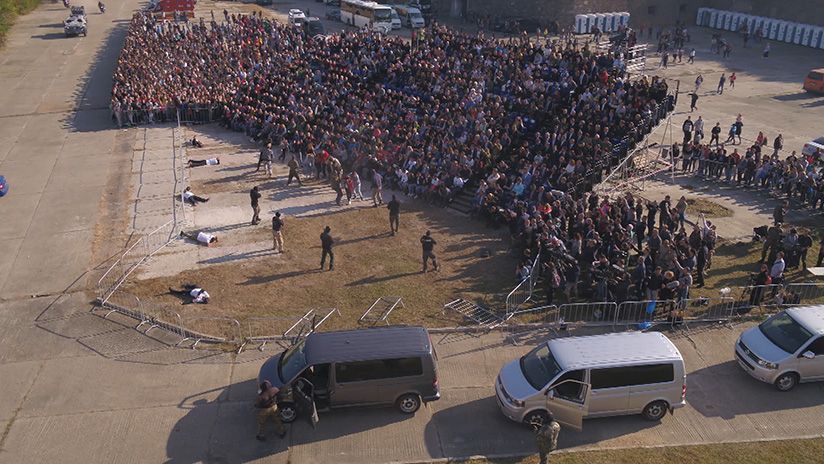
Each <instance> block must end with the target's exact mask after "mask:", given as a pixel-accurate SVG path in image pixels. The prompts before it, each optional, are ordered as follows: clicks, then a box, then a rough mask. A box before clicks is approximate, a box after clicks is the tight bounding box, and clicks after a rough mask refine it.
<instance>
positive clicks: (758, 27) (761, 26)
mask: <svg viewBox="0 0 824 464" xmlns="http://www.w3.org/2000/svg"><path fill="white" fill-rule="evenodd" d="M764 19H765V18H764V17H763V16H756V17H755V18H754V19H753V22H754V23H755V24H753V28H752V33H753V34H755V33H757V32H758V31H761V37H766V36H767V28H766V25H767V23H766V22H765V21H764Z"/></svg>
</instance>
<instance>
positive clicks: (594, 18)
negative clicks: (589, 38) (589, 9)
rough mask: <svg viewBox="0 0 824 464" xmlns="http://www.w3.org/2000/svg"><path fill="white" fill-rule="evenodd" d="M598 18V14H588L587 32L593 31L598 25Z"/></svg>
mask: <svg viewBox="0 0 824 464" xmlns="http://www.w3.org/2000/svg"><path fill="white" fill-rule="evenodd" d="M597 18H598V16H597V15H595V14H592V13H590V14H588V15H587V34H589V33H590V32H592V27H593V26H596V25H597Z"/></svg>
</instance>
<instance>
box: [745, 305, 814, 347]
mask: <svg viewBox="0 0 824 464" xmlns="http://www.w3.org/2000/svg"><path fill="white" fill-rule="evenodd" d="M758 329H759V330H761V333H763V334H764V336H765V337H767V338H768V339H769V340H770V341H771V342H773V344H774V345H775V346H777V347H779V348H781V349H782V350H784V351H786V352H787V353H795V352H796V351H798V349H799V348H801V345H803V344H804V343H805V342H806V341H807V340H809V339H810V337H812V336H813V334H812V333H810V331H809V330H807V329H805V328H804V326H802V325H801V324H799V323H798V322H796V321H795V319H793V318H792V317H790V315H789V314H787V313H780V314H778V315H776V316H774V317H771V318H769V319H767V320H766V321H764V322H762V323H761V324H759V326H758Z"/></svg>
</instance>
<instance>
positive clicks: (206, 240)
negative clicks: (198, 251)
mask: <svg viewBox="0 0 824 464" xmlns="http://www.w3.org/2000/svg"><path fill="white" fill-rule="evenodd" d="M180 236H181V237H186V238H188V239H191V240H195V241H197V242H199V243H202V244H204V245H206V246H209V245H210V244H212V243H215V242H217V237H215V236H214V235H212V234H210V233H207V232H203V231H200V232H198V233H197V234H195V233H193V232H186V231H184V230H181V231H180Z"/></svg>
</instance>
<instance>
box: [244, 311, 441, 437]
mask: <svg viewBox="0 0 824 464" xmlns="http://www.w3.org/2000/svg"><path fill="white" fill-rule="evenodd" d="M436 361H437V358H436V355H435V350H434V348H433V346H432V341H431V340H430V338H429V334H428V333H427V331H426V329H424V328H423V327H401V326H394V327H376V328H370V329H359V330H347V331H339V332H315V333H312V334H309V335H308V336H307V337H306V338H304V339H303V340H300V341H299V342H298V343H296V344H295V345H294V346H292V347H291V348H289V349H288V350H286V351H284V352H282V353H280V354H278V355H277V356H273V357H271V358H269V359H268V360H267V361H266V362H265V363H263V366H261V368H260V373H259V374H258V384H261V383H263V381H264V380H268V381H269V382H271V383H272V385H273V386H274V387H277V388H279V389H280V393H279V394H278V408H279V410H280V415H281V419H282V420H283V421H284V422H292V421H294V420H295V419H296V418H297V416H298V413H299V411H300V412H308V416H309V417H310V418H312V420H313V422H316V421H317V411H324V410H327V409H331V408H340V407H347V406H368V405H395V406H396V407H397V408H398V409H399V410H400V411H401V412H402V413H404V414H413V413H415V411H417V410H418V408H420V406H421V402H428V401H435V400H437V399H439V398H440V396H441V395H440V390H439V387H438V371H437V366H436Z"/></svg>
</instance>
